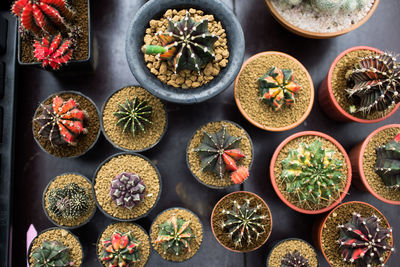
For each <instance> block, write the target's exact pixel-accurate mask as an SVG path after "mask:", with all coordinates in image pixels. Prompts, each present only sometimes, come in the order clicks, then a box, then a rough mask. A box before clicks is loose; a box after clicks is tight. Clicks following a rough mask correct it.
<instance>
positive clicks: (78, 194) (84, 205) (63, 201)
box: [47, 183, 91, 219]
mask: <svg viewBox="0 0 400 267" xmlns="http://www.w3.org/2000/svg"><path fill="white" fill-rule="evenodd" d="M47 201H48V203H49V212H50V213H52V214H54V215H55V216H56V217H59V218H61V217H62V218H65V219H76V218H79V217H80V216H82V215H85V214H86V213H87V211H88V210H89V208H90V206H91V200H90V197H89V194H88V193H87V192H86V190H85V188H84V187H81V186H79V185H77V184H76V183H69V184H67V185H66V186H64V187H63V188H56V189H53V190H51V191H50V193H49V195H48V197H47Z"/></svg>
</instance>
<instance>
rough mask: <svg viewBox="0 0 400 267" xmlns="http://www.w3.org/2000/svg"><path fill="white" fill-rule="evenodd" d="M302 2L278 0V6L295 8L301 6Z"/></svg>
mask: <svg viewBox="0 0 400 267" xmlns="http://www.w3.org/2000/svg"><path fill="white" fill-rule="evenodd" d="M302 2H303V0H279V4H281V5H283V6H287V7H291V6H297V5H299V4H301V3H302Z"/></svg>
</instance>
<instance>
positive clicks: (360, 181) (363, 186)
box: [349, 124, 400, 205]
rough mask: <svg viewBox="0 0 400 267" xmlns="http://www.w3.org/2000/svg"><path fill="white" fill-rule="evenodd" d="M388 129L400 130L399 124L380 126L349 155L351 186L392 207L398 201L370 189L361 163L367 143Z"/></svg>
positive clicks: (399, 202) (399, 203)
mask: <svg viewBox="0 0 400 267" xmlns="http://www.w3.org/2000/svg"><path fill="white" fill-rule="evenodd" d="M388 128H400V124H388V125H385V126H382V127H380V128H378V129H376V130H375V131H373V132H372V133H370V134H369V135H368V136H367V138H365V140H364V141H363V142H361V143H359V144H357V145H356V146H355V147H354V148H353V149H352V150H351V151H350V153H349V157H350V161H351V166H352V170H353V177H354V179H353V184H354V185H355V186H356V187H357V188H358V189H359V190H361V191H365V192H369V193H371V195H373V196H374V197H376V198H377V199H379V200H381V201H383V202H385V203H388V204H392V205H400V201H396V200H389V199H386V198H384V197H382V196H381V195H379V194H377V193H376V192H375V191H374V190H373V189H372V187H371V186H370V185H369V184H368V181H367V179H366V178H365V173H364V163H363V156H364V152H365V149H366V148H367V145H368V143H369V141H370V140H371V139H372V138H373V137H374V136H375V135H376V134H377V133H379V132H380V131H383V130H385V129H388Z"/></svg>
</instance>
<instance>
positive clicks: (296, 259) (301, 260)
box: [281, 250, 308, 267]
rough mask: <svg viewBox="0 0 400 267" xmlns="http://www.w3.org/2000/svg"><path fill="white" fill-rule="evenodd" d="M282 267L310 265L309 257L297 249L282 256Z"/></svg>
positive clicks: (304, 266)
mask: <svg viewBox="0 0 400 267" xmlns="http://www.w3.org/2000/svg"><path fill="white" fill-rule="evenodd" d="M281 267H308V259H306V258H305V257H304V256H303V255H301V254H300V252H298V251H297V250H295V251H292V252H288V253H286V255H285V256H283V258H282V261H281Z"/></svg>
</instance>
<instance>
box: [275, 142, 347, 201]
mask: <svg viewBox="0 0 400 267" xmlns="http://www.w3.org/2000/svg"><path fill="white" fill-rule="evenodd" d="M334 154H335V151H334V150H330V149H326V148H324V147H323V144H322V142H321V141H320V140H315V141H314V142H313V143H311V144H309V145H308V144H306V143H300V144H299V146H298V148H296V149H290V150H289V153H288V156H287V158H286V159H284V160H282V161H281V164H282V174H281V179H282V180H283V181H284V182H285V183H286V191H287V192H288V193H290V194H292V195H294V196H295V197H296V198H297V199H298V201H299V202H300V203H304V202H311V203H314V204H319V203H321V201H328V202H329V203H330V202H331V201H333V200H335V199H336V196H338V194H339V193H340V192H341V191H342V190H343V187H344V183H345V181H346V177H345V175H344V174H343V173H342V171H343V164H344V162H343V161H341V160H339V159H333V155H334Z"/></svg>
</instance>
